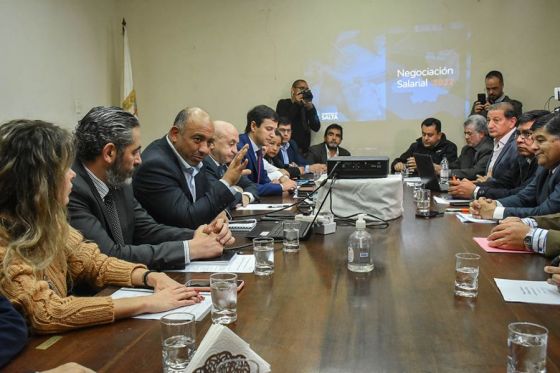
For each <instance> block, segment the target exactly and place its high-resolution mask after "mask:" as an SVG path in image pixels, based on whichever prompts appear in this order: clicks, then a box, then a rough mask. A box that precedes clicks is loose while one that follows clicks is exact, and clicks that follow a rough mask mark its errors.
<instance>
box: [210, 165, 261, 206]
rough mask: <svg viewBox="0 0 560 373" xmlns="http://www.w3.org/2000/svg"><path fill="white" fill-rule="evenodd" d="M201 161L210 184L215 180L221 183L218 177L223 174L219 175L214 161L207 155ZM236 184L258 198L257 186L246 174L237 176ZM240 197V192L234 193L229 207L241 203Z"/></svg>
mask: <svg viewBox="0 0 560 373" xmlns="http://www.w3.org/2000/svg"><path fill="white" fill-rule="evenodd" d="M203 162H204V167H205V168H206V177H207V178H208V181H209V182H210V184H211V185H213V184H214V183H216V182H218V183H220V184H222V182H221V181H220V179H221V178H222V176H223V175H221V172H220V170H219V168H218V166H217V165H216V162H214V160H213V159H212V158H211V157H210V156H209V155H208V156H206V157H205V158H204V160H203ZM237 186H239V187H240V188H241V189H243V191H244V192H248V193H251V194H252V195H253V197H255V200H258V198H259V193H258V191H257V186H256V185H255V183H253V182H252V181H251V180H250V179H249V178H248V177H247V176H241V178H239V181H238V182H237ZM241 198H242V196H241V193H236V194H235V196H234V200H233V202H232V203H231V204H230V208H234V207H235V206H237V205H238V204H239V203H241Z"/></svg>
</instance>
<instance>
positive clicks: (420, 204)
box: [416, 189, 431, 216]
mask: <svg viewBox="0 0 560 373" xmlns="http://www.w3.org/2000/svg"><path fill="white" fill-rule="evenodd" d="M430 197H431V192H430V190H429V189H420V190H419V191H417V193H416V214H417V215H424V216H428V215H429V214H430V201H431V200H430Z"/></svg>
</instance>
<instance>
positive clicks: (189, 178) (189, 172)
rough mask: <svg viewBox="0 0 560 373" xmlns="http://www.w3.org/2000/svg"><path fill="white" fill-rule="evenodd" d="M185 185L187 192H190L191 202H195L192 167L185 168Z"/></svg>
mask: <svg viewBox="0 0 560 373" xmlns="http://www.w3.org/2000/svg"><path fill="white" fill-rule="evenodd" d="M186 171H187V185H188V187H189V191H190V192H191V196H192V200H193V202H194V201H196V184H195V180H194V175H193V172H194V167H189V168H187V170H186Z"/></svg>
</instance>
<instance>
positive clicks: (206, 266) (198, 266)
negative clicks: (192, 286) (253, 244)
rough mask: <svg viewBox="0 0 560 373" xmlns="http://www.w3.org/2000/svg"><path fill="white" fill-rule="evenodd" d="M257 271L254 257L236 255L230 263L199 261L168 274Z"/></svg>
mask: <svg viewBox="0 0 560 373" xmlns="http://www.w3.org/2000/svg"><path fill="white" fill-rule="evenodd" d="M254 270H255V256H254V255H239V254H235V255H234V256H233V258H231V260H230V261H229V262H213V261H197V262H191V263H189V264H187V265H186V266H185V269H173V270H167V272H187V273H201V272H207V273H214V272H232V273H251V272H253V271H254Z"/></svg>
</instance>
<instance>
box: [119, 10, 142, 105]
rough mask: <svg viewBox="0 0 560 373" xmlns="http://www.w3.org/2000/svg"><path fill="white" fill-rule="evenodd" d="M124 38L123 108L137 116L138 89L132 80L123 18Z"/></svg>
mask: <svg viewBox="0 0 560 373" xmlns="http://www.w3.org/2000/svg"><path fill="white" fill-rule="evenodd" d="M122 30H123V40H124V58H123V61H124V74H123V100H122V104H121V106H122V108H123V109H124V110H125V111H128V112H129V113H131V114H133V115H135V116H137V115H138V107H137V106H136V91H135V90H134V82H133V81H132V61H131V59H130V48H129V47H128V34H127V32H126V21H125V20H124V18H123V20H122Z"/></svg>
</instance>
